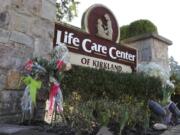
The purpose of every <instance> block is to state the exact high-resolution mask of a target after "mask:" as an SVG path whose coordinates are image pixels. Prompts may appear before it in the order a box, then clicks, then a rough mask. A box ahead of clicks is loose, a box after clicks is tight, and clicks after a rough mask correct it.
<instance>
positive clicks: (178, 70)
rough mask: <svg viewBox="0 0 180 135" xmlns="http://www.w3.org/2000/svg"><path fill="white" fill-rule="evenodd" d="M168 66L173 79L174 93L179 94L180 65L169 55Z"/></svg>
mask: <svg viewBox="0 0 180 135" xmlns="http://www.w3.org/2000/svg"><path fill="white" fill-rule="evenodd" d="M169 66H170V73H171V80H174V85H175V93H176V94H178V95H180V65H178V62H177V61H175V59H174V58H173V57H172V56H171V57H170V58H169Z"/></svg>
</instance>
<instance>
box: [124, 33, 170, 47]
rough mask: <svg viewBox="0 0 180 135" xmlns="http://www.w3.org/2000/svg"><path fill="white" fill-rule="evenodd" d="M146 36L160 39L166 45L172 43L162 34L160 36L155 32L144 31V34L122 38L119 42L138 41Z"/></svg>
mask: <svg viewBox="0 0 180 135" xmlns="http://www.w3.org/2000/svg"><path fill="white" fill-rule="evenodd" d="M147 38H155V39H157V40H160V41H162V42H164V43H165V44H167V45H172V44H173V43H172V41H171V40H169V39H167V38H165V37H163V36H160V35H158V34H157V33H146V34H142V35H139V36H134V37H131V38H128V39H125V40H122V41H121V42H122V44H127V43H132V42H136V41H139V40H145V39H147Z"/></svg>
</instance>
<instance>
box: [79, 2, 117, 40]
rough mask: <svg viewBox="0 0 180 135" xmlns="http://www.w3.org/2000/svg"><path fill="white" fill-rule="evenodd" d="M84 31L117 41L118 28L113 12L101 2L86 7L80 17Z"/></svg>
mask: <svg viewBox="0 0 180 135" xmlns="http://www.w3.org/2000/svg"><path fill="white" fill-rule="evenodd" d="M82 23H83V24H82V25H84V27H85V30H86V32H88V33H89V34H91V35H97V36H100V37H103V38H106V39H108V40H111V41H114V42H117V41H119V38H120V30H119V26H118V23H117V21H116V18H115V17H114V15H113V13H112V12H111V11H110V10H109V9H108V8H106V7H105V6H103V5H101V4H96V5H93V6H91V7H89V8H88V9H87V11H86V12H85V13H84V16H83V19H82Z"/></svg>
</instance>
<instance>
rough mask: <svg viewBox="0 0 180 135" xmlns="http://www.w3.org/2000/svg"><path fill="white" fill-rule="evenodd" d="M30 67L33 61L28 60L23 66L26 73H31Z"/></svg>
mask: <svg viewBox="0 0 180 135" xmlns="http://www.w3.org/2000/svg"><path fill="white" fill-rule="evenodd" d="M32 67H33V61H32V60H28V61H27V62H26V63H25V65H24V68H25V69H26V70H28V71H32Z"/></svg>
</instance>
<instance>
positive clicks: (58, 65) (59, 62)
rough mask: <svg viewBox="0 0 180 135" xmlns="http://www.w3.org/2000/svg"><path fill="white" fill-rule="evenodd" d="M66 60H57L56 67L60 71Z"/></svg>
mask: <svg viewBox="0 0 180 135" xmlns="http://www.w3.org/2000/svg"><path fill="white" fill-rule="evenodd" d="M63 64H64V62H63V61H62V60H57V62H56V68H57V69H58V70H59V71H60V70H61V69H62V67H63Z"/></svg>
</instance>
